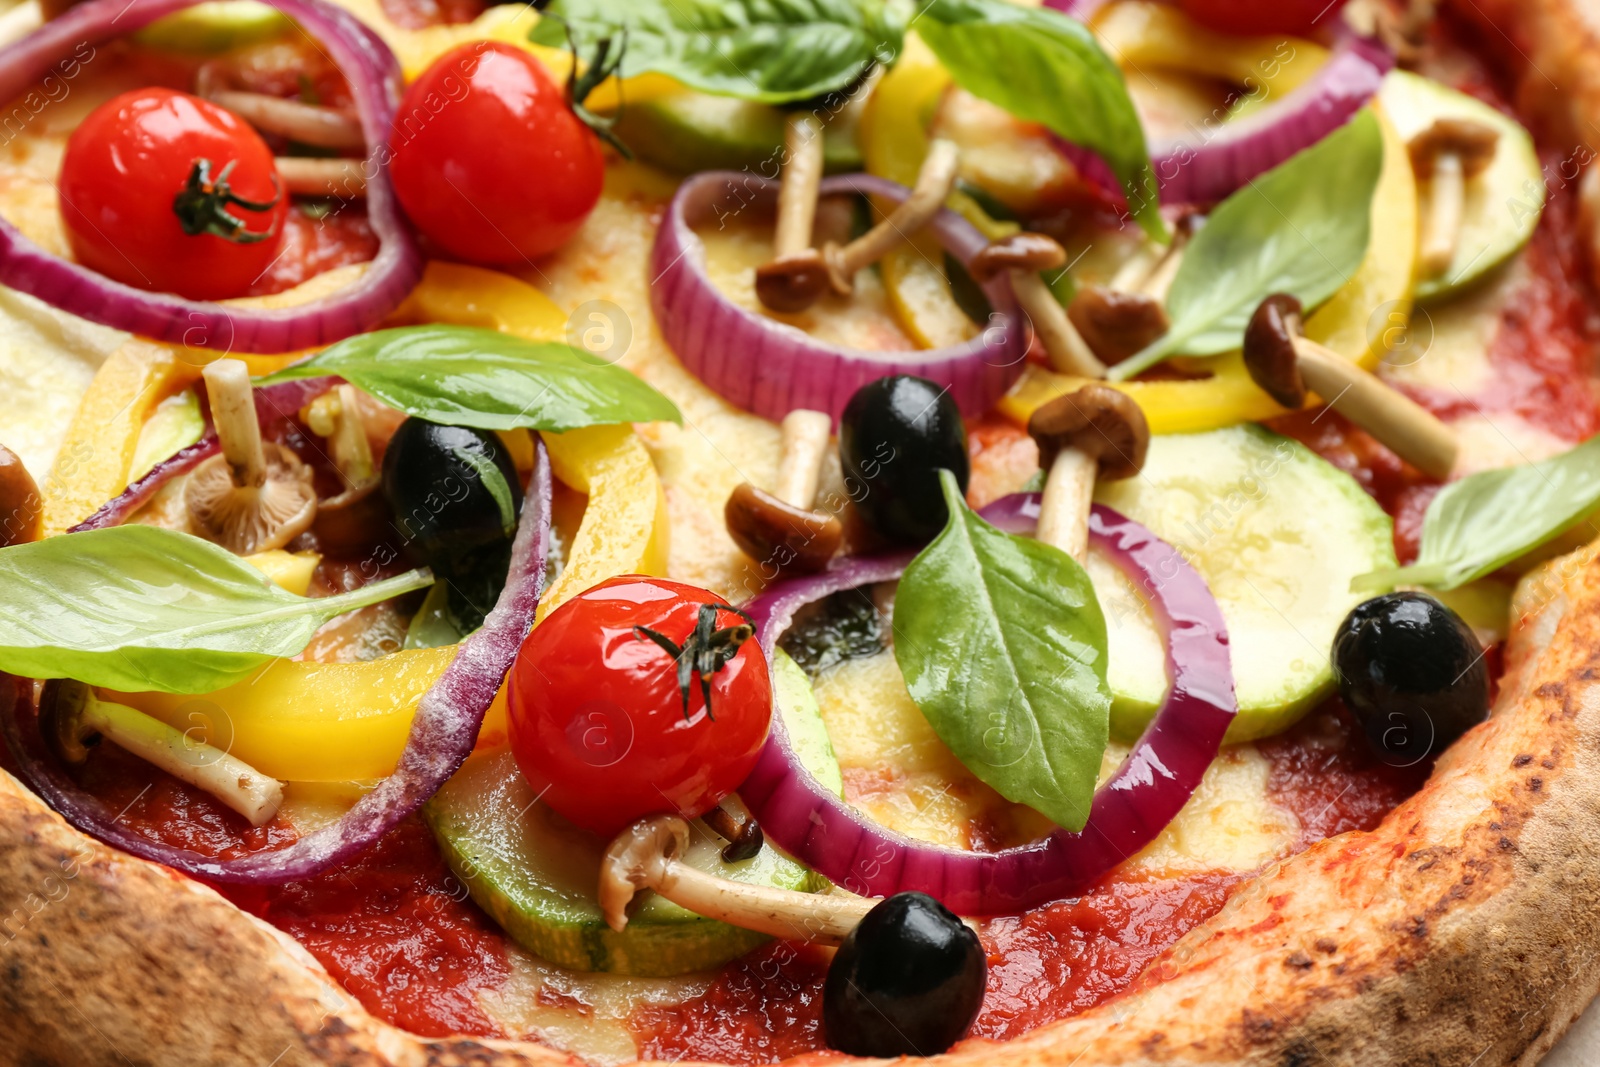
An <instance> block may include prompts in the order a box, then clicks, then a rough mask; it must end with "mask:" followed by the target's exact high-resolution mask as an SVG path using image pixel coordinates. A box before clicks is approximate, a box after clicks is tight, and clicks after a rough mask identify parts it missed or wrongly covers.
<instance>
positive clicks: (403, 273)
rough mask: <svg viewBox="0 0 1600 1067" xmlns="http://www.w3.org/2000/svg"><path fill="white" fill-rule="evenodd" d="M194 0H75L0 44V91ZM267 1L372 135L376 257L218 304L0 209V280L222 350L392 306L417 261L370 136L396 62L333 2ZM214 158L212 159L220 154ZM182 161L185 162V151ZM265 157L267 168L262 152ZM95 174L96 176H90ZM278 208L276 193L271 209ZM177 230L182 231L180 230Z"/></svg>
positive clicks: (317, 338) (264, 343)
mask: <svg viewBox="0 0 1600 1067" xmlns="http://www.w3.org/2000/svg"><path fill="white" fill-rule="evenodd" d="M195 2H196V0H162V2H160V3H150V4H141V5H137V6H136V7H134V8H128V7H126V5H125V4H118V3H115V2H113V0H99V2H91V3H86V4H82V5H80V6H77V7H74V8H72V9H71V10H70V11H68V12H66V13H65V14H63V15H62V16H61V17H60V18H57V19H55V20H53V21H51V22H49V23H46V24H45V25H44V26H43V27H41V28H40V29H38V30H37V31H35V32H34V33H32V34H29V35H28V36H27V37H26V38H24V39H23V40H21V41H19V42H17V43H15V44H13V45H10V46H9V47H6V48H4V49H0V72H3V74H0V98H5V99H10V98H12V97H17V96H20V95H21V94H22V93H23V92H24V91H25V90H26V89H27V87H28V86H29V85H31V84H32V83H33V82H34V81H35V80H36V79H37V78H38V77H39V76H41V75H42V74H44V73H45V72H46V71H48V70H49V69H50V68H51V66H52V65H53V64H55V63H56V62H57V61H58V60H59V58H60V56H61V55H62V54H63V53H65V52H68V51H70V50H71V49H72V48H74V47H82V46H85V45H87V46H93V45H99V44H103V43H104V42H106V41H109V40H112V39H114V38H117V37H120V36H122V35H123V34H126V33H132V32H134V31H136V30H139V29H141V28H143V27H144V26H146V25H148V24H149V23H151V22H153V21H155V20H156V19H157V18H160V17H161V16H162V15H167V14H171V13H173V12H174V11H180V10H184V9H186V8H189V7H192V6H193V5H194V3H195ZM272 6H273V7H275V8H277V9H278V10H279V11H281V12H283V13H284V14H287V15H289V16H291V17H293V18H294V19H295V20H296V21H297V22H298V23H299V25H300V27H301V29H303V30H304V32H306V33H307V34H309V35H310V36H311V37H313V38H315V39H316V41H317V43H318V44H319V45H320V46H321V47H322V48H323V49H324V50H325V51H326V52H327V53H328V54H329V55H330V56H331V57H332V58H333V60H334V61H335V62H337V63H338V64H339V67H340V69H341V70H342V71H343V72H344V74H345V76H346V77H347V78H348V79H349V82H350V88H351V92H352V94H353V95H354V98H355V103H356V110H357V113H358V114H359V115H360V118H361V126H362V129H363V131H365V134H366V137H367V140H368V143H369V145H372V146H373V148H372V151H371V153H370V154H369V159H368V160H367V170H368V172H369V175H368V181H367V218H368V220H369V222H370V224H371V226H372V229H373V231H374V233H376V235H377V236H378V239H379V242H380V247H379V250H378V255H377V258H375V259H374V260H373V261H372V263H371V264H370V266H368V268H367V269H366V271H365V272H364V273H363V274H362V276H361V278H360V280H358V281H356V282H354V283H352V284H351V285H350V286H348V287H347V288H345V289H343V290H341V291H340V292H339V293H337V294H335V295H333V296H329V297H325V298H322V299H320V300H317V301H314V302H312V303H309V304H304V305H300V306H297V307H285V308H249V307H236V306H230V307H226V308H225V307H222V306H221V305H218V304H215V303H206V302H201V301H197V300H192V299H187V298H185V297H183V296H180V295H173V294H171V293H169V292H147V291H145V290H144V289H140V288H135V287H133V286H130V285H126V284H123V283H122V282H119V281H116V280H114V279H113V278H112V277H107V276H106V275H104V274H101V273H98V272H97V270H95V269H93V268H92V267H91V266H85V265H80V264H76V263H70V262H68V261H66V260H63V259H60V258H58V257H56V256H53V255H51V254H49V253H48V252H46V251H44V250H43V249H41V248H40V247H38V246H37V245H35V244H34V243H33V242H32V241H29V240H28V239H27V238H26V237H24V236H23V235H22V233H21V232H20V231H19V230H18V229H17V228H16V227H15V226H14V225H12V224H11V223H10V222H8V221H5V220H3V219H0V284H5V285H8V286H11V287H12V288H14V289H18V290H20V291H22V292H25V293H28V294H30V295H32V296H36V297H38V298H39V299H41V300H43V301H45V302H46V303H49V304H53V305H55V306H56V307H59V308H61V309H62V310H64V311H68V312H71V313H73V314H75V315H81V316H82V317H84V318H86V319H89V320H90V321H92V322H98V323H102V324H104V325H107V326H114V327H116V328H118V329H124V330H128V331H130V332H132V333H136V334H140V335H141V336H144V337H149V338H152V339H155V340H159V341H165V342H168V343H173V344H180V345H186V346H188V347H191V348H205V349H212V350H216V351H221V352H293V351H297V350H299V349H303V348H310V347H313V346H315V345H319V344H328V343H329V342H332V341H336V340H338V339H340V338H342V337H348V336H350V335H351V334H354V333H358V332H360V331H361V330H363V329H369V328H371V327H372V326H374V325H376V324H377V323H378V321H380V320H381V319H382V318H383V317H384V316H385V315H387V314H389V313H390V312H391V311H393V310H394V309H395V307H396V306H398V305H399V303H400V301H401V300H402V298H404V296H405V294H406V293H407V292H409V291H410V290H411V288H412V287H413V286H414V285H415V284H416V282H417V279H418V278H419V277H420V276H421V271H422V262H421V257H420V255H419V254H418V251H417V248H416V243H415V241H414V239H413V238H412V236H411V232H410V230H409V229H408V228H407V227H406V225H405V223H404V221H403V220H402V218H401V215H400V211H399V207H398V205H397V204H396V203H395V200H394V197H393V195H392V192H391V190H390V186H389V180H388V156H389V154H388V149H387V147H386V146H384V145H382V144H379V143H378V142H379V141H381V139H382V137H383V136H384V134H385V133H386V132H387V129H388V126H389V123H390V119H391V117H392V115H393V113H394V107H395V102H396V101H397V100H398V98H399V95H400V92H399V89H400V84H399V83H400V72H399V66H398V64H397V63H396V62H395V59H394V56H393V54H392V53H390V52H389V50H388V48H387V47H386V46H385V45H383V43H382V42H381V41H380V40H379V39H378V38H377V36H376V35H375V34H373V33H372V31H370V30H368V29H366V28H365V27H364V26H362V25H361V24H360V23H359V22H358V21H356V20H355V19H354V18H353V17H352V16H350V15H349V14H347V13H345V12H343V11H342V10H338V9H330V8H328V7H326V6H325V5H321V4H314V3H308V2H307V0H275V2H274V3H273V5H272ZM190 99H192V98H190ZM205 106H206V107H207V108H210V109H212V110H213V111H219V110H220V109H217V108H216V107H215V105H211V104H206V105H205ZM234 121H235V122H237V120H234ZM247 132H248V131H247ZM252 136H253V135H252ZM258 140H259V139H258ZM212 162H213V163H219V165H220V161H219V160H212ZM185 164H186V166H187V165H189V161H185ZM267 165H268V166H269V167H270V161H268V164H267ZM103 178H104V175H102V176H101V179H99V180H103ZM143 178H144V175H143V174H137V175H134V176H133V179H131V180H143ZM248 191H249V192H250V193H251V194H252V195H251V198H252V199H255V200H259V201H263V202H264V201H265V200H267V199H270V198H271V196H272V195H274V192H273V190H271V189H266V190H264V191H260V190H255V189H250V190H248ZM176 192H177V190H176V189H174V190H172V191H170V192H168V193H167V194H165V195H166V199H165V200H164V201H163V202H162V205H161V210H163V211H165V212H167V214H168V216H169V217H170V215H171V197H172V195H174V194H175V193H176ZM74 199H76V197H74ZM152 203H153V201H152ZM282 207H283V205H281V204H280V205H279V208H280V209H281V208H282ZM150 210H153V208H150ZM252 228H254V227H252ZM144 236H145V235H144V234H143V233H140V232H135V233H131V234H129V235H127V237H126V240H125V241H124V242H122V244H121V246H120V247H122V248H123V249H125V250H127V251H130V252H137V251H138V249H140V248H141V247H143V245H144ZM179 236H180V237H182V236H183V235H182V234H181V232H180V235H179ZM187 239H188V240H191V241H192V240H197V239H196V238H187ZM205 239H206V240H212V238H209V237H208V238H205ZM227 247H228V249H229V253H228V254H229V257H230V259H231V258H233V257H234V256H235V255H236V254H237V253H238V252H239V250H240V249H244V250H246V251H249V250H256V251H261V250H265V251H266V252H267V253H269V254H268V255H267V259H268V260H270V259H271V258H272V256H271V254H270V253H271V252H272V250H271V249H270V248H268V247H267V244H266V243H265V242H262V243H258V244H255V245H247V246H237V245H231V244H230V245H228V246H227ZM190 258H191V257H189V256H187V255H175V254H172V255H169V254H165V253H164V254H163V259H162V261H161V263H160V268H161V270H162V271H163V272H165V271H167V270H169V269H173V268H181V269H183V270H190V269H192V268H191V267H190V266H188V265H187V264H189V262H190ZM96 262H98V261H96ZM106 263H107V264H108V265H106V266H104V269H107V270H114V269H117V268H116V267H115V265H114V264H110V261H109V259H108V260H107V261H106ZM152 265H154V264H152ZM146 276H147V277H149V278H151V279H152V281H153V282H154V284H155V287H156V288H167V287H169V286H172V285H178V290H179V292H182V291H183V289H184V287H183V286H182V285H181V284H178V281H179V280H175V279H170V278H163V277H162V276H159V275H153V274H149V273H148V271H147V272H146ZM192 280H193V281H194V282H195V283H196V284H199V285H204V286H210V285H212V284H215V283H216V282H217V281H218V278H211V277H206V278H201V277H198V276H197V277H195V278H194V279H192ZM224 280H226V279H224ZM247 280H248V279H247ZM229 284H231V282H230V283H229ZM195 291H196V292H199V291H200V290H195ZM224 295H236V294H235V293H227V294H224Z"/></svg>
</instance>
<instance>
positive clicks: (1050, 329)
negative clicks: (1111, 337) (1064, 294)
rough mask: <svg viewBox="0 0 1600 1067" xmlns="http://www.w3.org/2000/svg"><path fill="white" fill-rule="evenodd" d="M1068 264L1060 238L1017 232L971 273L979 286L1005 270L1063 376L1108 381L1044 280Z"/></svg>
mask: <svg viewBox="0 0 1600 1067" xmlns="http://www.w3.org/2000/svg"><path fill="white" fill-rule="evenodd" d="M1066 262H1067V253H1066V250H1065V249H1064V248H1062V247H1061V245H1059V244H1058V243H1056V241H1055V240H1054V239H1052V238H1049V237H1046V236H1045V235H1044V234H1040V233H1014V234H1012V235H1010V236H1009V237H1003V238H1001V239H1000V240H998V241H996V242H994V243H993V244H991V245H990V246H989V247H988V248H985V249H984V250H983V251H982V252H979V253H978V254H977V255H976V256H974V257H973V260H972V262H971V264H969V265H968V267H967V272H968V273H969V274H971V275H972V279H973V280H974V281H976V282H979V283H982V282H987V281H988V280H989V279H990V278H992V277H994V276H995V275H996V274H998V273H1001V272H1004V273H1005V275H1006V276H1007V277H1008V278H1010V279H1011V291H1012V292H1014V293H1015V294H1016V295H1017V303H1018V304H1020V305H1021V307H1022V310H1023V313H1024V314H1026V315H1027V316H1028V322H1029V324H1030V325H1031V326H1032V327H1033V332H1034V336H1036V337H1038V338H1039V343H1040V344H1042V345H1044V351H1045V356H1046V358H1048V359H1049V361H1050V366H1052V367H1054V368H1055V369H1056V370H1058V371H1060V372H1061V373H1062V374H1075V375H1078V376H1079V377H1082V378H1103V377H1105V374H1106V368H1105V364H1103V363H1101V362H1100V360H1098V359H1097V358H1095V353H1094V351H1093V349H1092V346H1090V345H1087V344H1085V343H1084V338H1083V337H1082V336H1080V335H1079V333H1078V330H1077V329H1076V328H1075V325H1074V323H1073V322H1072V321H1071V320H1070V319H1069V318H1068V317H1067V313H1066V312H1065V311H1063V310H1062V307H1061V303H1060V301H1058V300H1057V299H1056V295H1055V294H1054V293H1053V292H1051V291H1050V287H1049V286H1048V285H1046V284H1045V282H1044V279H1043V278H1041V277H1039V272H1040V271H1061V270H1062V268H1064V267H1065V266H1066Z"/></svg>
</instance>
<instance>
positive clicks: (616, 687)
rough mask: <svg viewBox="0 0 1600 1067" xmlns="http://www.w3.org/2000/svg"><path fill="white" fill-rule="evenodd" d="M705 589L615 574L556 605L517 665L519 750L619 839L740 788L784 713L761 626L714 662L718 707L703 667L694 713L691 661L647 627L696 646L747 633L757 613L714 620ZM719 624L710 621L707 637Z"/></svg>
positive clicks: (539, 789)
mask: <svg viewBox="0 0 1600 1067" xmlns="http://www.w3.org/2000/svg"><path fill="white" fill-rule="evenodd" d="M721 603H722V602H721V601H720V600H719V599H718V598H717V597H716V596H714V595H712V594H711V593H708V592H706V591H705V590H704V589H696V588H695V587H694V586H692V585H684V584H682V583H681V582H669V581H667V580H665V579H662V578H645V577H640V576H638V575H630V576H625V577H621V578H613V579H611V580H610V581H606V582H602V583H601V584H599V585H597V586H595V587H594V588H593V589H589V590H587V591H585V592H583V593H580V594H578V595H577V596H575V597H573V598H572V599H571V600H569V601H567V602H566V603H565V604H563V605H561V607H559V608H557V609H556V610H555V611H553V612H551V613H550V616H549V617H548V618H546V619H545V620H544V621H543V622H542V623H540V624H539V625H538V626H537V627H536V628H535V629H534V631H533V633H531V634H529V635H528V639H527V641H526V642H525V643H524V644H523V646H522V651H521V653H519V654H518V656H517V662H516V665H515V666H513V667H512V668H511V681H510V694H509V696H510V703H509V710H510V726H511V750H512V753H513V754H514V755H515V756H516V760H517V766H518V767H520V768H521V769H522V774H523V776H524V777H526V778H527V779H528V782H529V784H530V785H532V786H533V790H534V792H535V793H540V794H541V795H542V796H543V798H544V801H545V803H547V804H549V805H550V806H551V807H552V808H554V809H555V810H556V811H558V812H560V813H561V814H562V815H564V816H566V817H567V818H568V819H570V820H571V821H572V822H574V823H576V824H577V825H579V826H581V827H583V828H584V829H587V830H592V831H593V832H595V833H597V834H600V835H601V836H603V837H610V836H612V835H614V834H615V833H616V832H617V831H619V830H621V829H623V828H624V827H626V826H627V825H628V824H629V823H631V822H633V821H634V820H635V819H639V818H642V817H644V816H646V815H651V814H655V813H658V812H664V811H676V812H679V813H680V814H682V815H683V816H685V817H686V818H693V817H694V816H696V815H701V814H703V813H705V812H706V811H709V810H710V809H711V808H712V807H714V806H715V805H716V803H717V802H718V801H720V800H721V799H722V798H723V797H725V796H727V795H728V794H729V793H731V792H733V790H734V789H736V788H738V786H739V784H740V783H741V782H743V781H744V780H745V778H746V777H747V776H748V775H749V774H750V771H751V769H752V768H753V767H754V766H755V763H756V757H757V756H758V755H759V754H760V752H761V746H762V744H763V743H764V742H765V741H766V739H767V728H768V727H769V726H770V725H771V722H772V682H771V679H770V677H769V676H768V674H767V659H766V656H765V655H763V654H762V651H761V646H760V645H759V644H757V643H756V640H755V638H754V637H747V638H745V639H744V640H743V641H742V643H739V644H738V645H737V651H736V652H734V653H733V655H732V658H730V659H727V660H726V662H724V663H723V665H722V666H721V667H720V668H718V669H716V670H715V671H714V673H712V675H711V678H710V681H711V708H710V711H709V712H708V711H707V709H706V704H705V699H704V697H703V696H702V691H701V675H700V674H699V673H696V674H694V676H693V677H692V678H691V679H690V684H689V690H688V692H689V705H688V712H687V714H685V711H684V703H683V692H682V690H681V689H680V688H679V685H678V664H677V661H676V660H675V659H674V658H673V656H672V655H671V654H669V653H668V652H667V651H666V649H664V648H663V647H662V646H661V645H660V644H658V643H657V641H656V640H653V639H652V638H650V637H649V636H648V635H645V634H643V633H641V632H640V631H639V630H637V629H635V628H636V627H648V628H649V629H650V630H652V631H654V632H655V633H656V634H658V635H660V636H661V637H663V638H665V639H666V640H668V641H671V642H672V643H673V644H674V645H677V646H683V645H685V644H686V643H689V642H691V640H693V641H694V644H692V645H691V647H690V648H689V650H688V654H689V655H691V656H692V655H693V652H694V650H695V648H697V647H699V648H703V647H705V646H704V644H703V643H702V642H701V640H700V639H693V638H692V635H693V634H694V633H695V631H696V627H697V624H699V625H700V626H701V627H702V630H703V631H713V630H715V631H720V633H721V636H718V637H713V638H712V641H711V644H712V645H713V646H715V645H717V643H718V642H722V643H723V645H724V646H725V647H726V646H727V645H728V644H729V643H730V642H729V639H730V638H737V637H738V636H740V635H739V634H738V633H737V632H734V628H737V627H741V626H743V625H744V619H743V618H741V617H740V616H739V615H737V614H735V613H734V612H732V611H729V610H727V609H726V608H725V607H724V608H723V609H722V610H718V611H716V612H714V613H711V612H707V613H706V614H707V615H708V616H710V619H709V624H706V623H701V614H702V613H701V607H702V605H706V604H712V605H719V604H721ZM704 636H705V633H704V632H702V634H701V638H703V637H704Z"/></svg>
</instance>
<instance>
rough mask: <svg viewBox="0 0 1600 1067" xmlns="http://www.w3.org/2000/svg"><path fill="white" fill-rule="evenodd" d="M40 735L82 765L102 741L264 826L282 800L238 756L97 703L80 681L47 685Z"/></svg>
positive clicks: (277, 788) (275, 785)
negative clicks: (90, 749) (93, 746)
mask: <svg viewBox="0 0 1600 1067" xmlns="http://www.w3.org/2000/svg"><path fill="white" fill-rule="evenodd" d="M39 732H40V733H41V734H42V735H43V736H44V739H45V743H46V744H48V745H49V746H50V749H51V751H52V752H53V753H54V754H55V756H56V758H58V759H60V760H61V761H62V762H63V763H67V764H72V765H76V764H80V763H82V762H83V761H84V760H85V759H87V758H88V755H89V750H88V746H89V745H91V744H93V743H95V742H96V741H98V740H101V739H104V740H106V741H110V742H111V743H113V744H115V745H116V746H117V747H118V748H122V749H126V750H127V751H129V752H131V753H133V754H134V755H135V756H138V757H139V758H140V759H143V760H145V761H146V762H148V763H150V764H152V765H153V766H155V767H159V768H160V769H161V770H163V771H166V772H167V773H168V774H170V775H172V776H173V777H174V778H177V779H179V780H180V781H184V782H188V783H189V784H190V785H192V786H194V787H195V788H197V789H203V790H205V791H206V792H207V793H210V794H211V795H212V796H214V797H216V798H217V799H218V800H220V801H222V802H223V803H224V804H226V805H228V807H230V808H232V809H233V810H234V811H236V812H238V813H239V814H240V815H243V816H244V817H245V818H246V819H248V820H250V825H251V826H263V825H265V824H266V823H268V822H270V821H271V820H272V817H273V816H274V815H276V814H277V812H278V806H279V804H281V803H282V802H283V785H282V784H281V783H279V782H278V781H276V780H275V779H272V778H268V777H267V776H266V775H264V774H262V773H261V772H260V771H258V770H256V769H255V768H254V767H251V766H250V765H249V764H247V763H245V762H244V761H243V760H241V759H239V758H238V757H236V756H232V755H229V754H228V753H226V752H224V751H223V750H222V749H220V748H217V747H215V746H213V745H209V744H206V743H205V742H203V741H196V740H195V739H193V738H192V737H190V736H189V735H188V734H185V733H182V732H180V731H178V730H174V729H173V728H172V727H170V726H168V725H167V724H166V723H164V722H162V721H161V720H160V719H155V718H152V717H150V716H149V715H146V714H145V713H144V712H142V711H136V710H135V709H133V708H130V707H127V706H126V705H123V704H113V703H112V702H111V701H109V700H101V699H100V698H99V697H98V696H96V695H95V692H94V690H93V689H90V688H89V687H88V686H87V685H85V684H83V683H82V682H74V681H53V682H46V683H45V687H44V692H43V693H41V694H40V697H39Z"/></svg>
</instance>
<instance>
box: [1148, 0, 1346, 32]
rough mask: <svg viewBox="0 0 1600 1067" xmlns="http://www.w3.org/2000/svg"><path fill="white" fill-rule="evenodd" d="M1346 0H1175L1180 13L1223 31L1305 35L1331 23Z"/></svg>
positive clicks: (1337, 17) (1335, 20)
mask: <svg viewBox="0 0 1600 1067" xmlns="http://www.w3.org/2000/svg"><path fill="white" fill-rule="evenodd" d="M1344 5H1345V0H1331V2H1330V0H1178V6H1179V7H1181V8H1182V9H1183V13H1184V14H1185V15H1188V16H1189V17H1190V18H1192V19H1194V20H1195V21H1196V22H1198V23H1200V24H1201V25H1202V26H1209V27H1211V28H1212V29H1214V30H1221V31H1222V32H1223V33H1237V34H1261V33H1292V34H1296V35H1298V36H1302V37H1303V36H1305V35H1307V34H1309V33H1311V32H1313V31H1315V30H1319V29H1323V28H1326V27H1330V26H1333V25H1334V24H1335V23H1336V22H1338V20H1339V9H1340V8H1342V7H1344Z"/></svg>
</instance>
